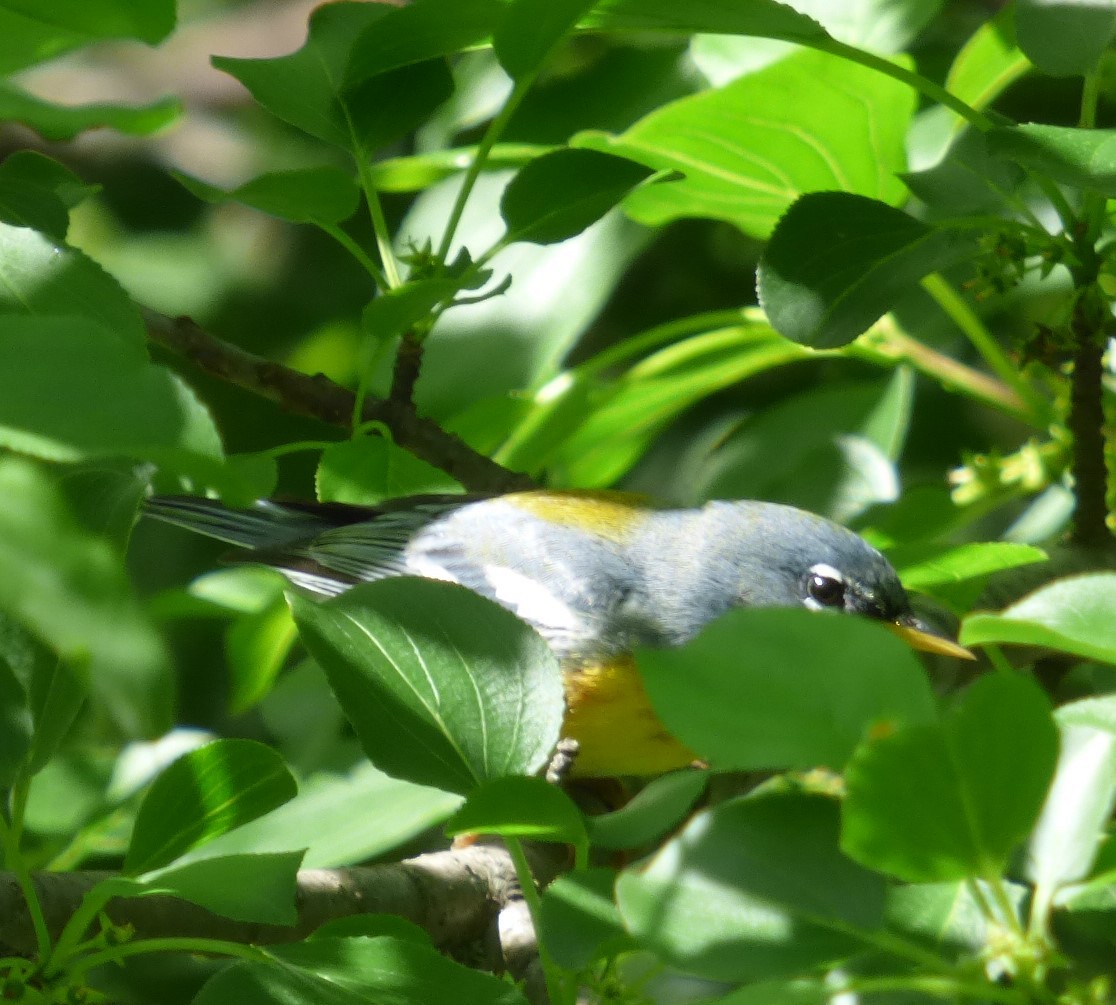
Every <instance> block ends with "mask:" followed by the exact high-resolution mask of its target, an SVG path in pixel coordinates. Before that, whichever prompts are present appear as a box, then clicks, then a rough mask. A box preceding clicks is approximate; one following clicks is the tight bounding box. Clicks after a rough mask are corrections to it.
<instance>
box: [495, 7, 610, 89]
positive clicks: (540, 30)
mask: <svg viewBox="0 0 1116 1005" xmlns="http://www.w3.org/2000/svg"><path fill="white" fill-rule="evenodd" d="M594 2H595V0H512V2H511V3H509V4H508V5H507V10H506V12H505V13H504V16H503V17H502V18H501V19H500V22H499V24H497V25H496V29H495V31H494V32H493V34H492V48H493V50H494V51H495V53H496V58H497V59H499V60H500V65H501V66H502V67H503V68H504V69H505V70H507V72H508V74H509V75H510V76H511V77H512V78H513V79H515V80H523V79H524V78H526V77H529V76H530V74H532V73H534V72H535V71H537V70H538V69H539V67H540V66H542V64H543V62H544V61H545V60H546V57H547V56H548V55H549V54H550V52H551V50H552V49H554V47H555V46H556V45H557V44H558V43H559V42H560V41H561V40H562V38H563V36H564V35H566V33H567V32H569V30H570V29H571V28H572V27H573V26H574V24H576V23H577V20H578V18H580V17H581V16H582V15H583V14H584V13H585V12H586V11H587V10H588V9H589V8H590V7H592V6H593V4H594Z"/></svg>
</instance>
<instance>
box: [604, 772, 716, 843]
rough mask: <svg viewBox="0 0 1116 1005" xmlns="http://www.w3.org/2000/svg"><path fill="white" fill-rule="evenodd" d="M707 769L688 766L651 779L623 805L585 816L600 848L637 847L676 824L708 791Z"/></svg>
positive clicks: (649, 841)
mask: <svg viewBox="0 0 1116 1005" xmlns="http://www.w3.org/2000/svg"><path fill="white" fill-rule="evenodd" d="M708 778H709V776H708V773H707V772H705V771H696V770H693V769H689V768H688V769H686V770H684V771H672V772H670V773H669V774H666V775H660V776H659V777H658V778H654V779H652V780H651V781H650V782H648V783H647V785H646V786H644V787H643V788H642V789H640V791H639V792H637V793H636V794H635V795H634V796H633V797H632V799H631V800H630V801H629V802H627V803H625V804H624V805H623V806H622V807H620V809H618V810H614V811H613V812H611V813H601V814H599V815H597V816H589V817H586V818H585V826H586V827H587V828H588V829H589V840H590V843H592V844H593V846H594V847H597V848H614V849H619V848H638V847H640V846H641V845H645V844H650V843H651V842H652V841H654V840H655V839H656V838H658V837H661V836H662V835H663V834H664V833H666V831H668V830H670V829H672V828H673V827H676V826H677V825H678V824H679V823H680V822H681V821H682V819H683V817H685V815H686V814H687V813H689V812H690V810H691V809H692V808H693V805H694V803H695V802H696V801H697V799H698V797H699V796H700V795H701V794H702V793H703V792H704V791H705V786H706V782H707V781H708Z"/></svg>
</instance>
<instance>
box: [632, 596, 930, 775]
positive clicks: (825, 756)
mask: <svg viewBox="0 0 1116 1005" xmlns="http://www.w3.org/2000/svg"><path fill="white" fill-rule="evenodd" d="M638 657H639V665H640V669H641V670H642V671H643V674H644V677H645V679H646V684H647V692H648V694H649V695H650V697H651V701H652V704H653V705H654V706H655V711H656V712H657V713H658V715H659V716H660V717H661V718H662V720H663V722H664V723H665V724H666V726H667V728H668V729H669V731H670V732H671V733H672V734H673V735H675V736H677V737H678V738H679V739H680V740H681V741H682V742H683V743H685V744H686V745H687V746H688V747H690V748H691V749H693V750H695V751H696V752H697V753H698V754H699V755H700V756H701V757H702V758H703V759H705V760H708V761H709V763H710V764H711V766H712V767H713V768H715V769H719V770H741V771H754V770H762V769H779V768H803V769H808V768H815V767H819V766H825V767H828V768H832V769H833V770H834V771H840V770H841V768H842V767H844V765H845V762H846V761H847V760H848V758H849V756H850V755H851V754H852V752H853V750H854V748H855V747H856V746H857V744H858V743H860V741H861V740H862V739H863V738H864V737H865V736H866V735H867V734H869V733H870V732H872V733H877V732H879V731H893V730H894V729H896V728H898V727H900V726H903V725H908V724H921V723H926V722H931V721H933V719H934V717H935V710H934V701H933V697H932V695H931V692H930V687H929V684H928V683H927V681H926V677H925V674H924V673H923V671H922V667H921V664H919V662H918V660H917V659H916V658H915V656H914V654H913V653H912V652H911V651H910V650H909V649H908V648H907V647H906V646H905V645H903V643H902V642H900V641H899V640H898V639H897V638H895V637H894V636H893V635H891V634H890V633H889V632H888V631H887V630H886V629H885V628H884V627H883V626H881V625H875V624H872V623H870V622H868V621H866V620H862V619H859V618H841V617H826V616H824V615H819V614H817V613H815V612H812V611H801V610H784V609H758V610H757V609H752V610H735V611H730V612H729V613H728V614H726V615H724V616H723V617H721V618H719V619H718V620H717V621H715V622H713V623H712V624H710V625H709V626H708V627H707V628H705V629H704V630H703V631H702V633H701V634H700V635H699V636H698V637H697V638H696V639H694V640H693V641H692V642H690V643H688V644H687V645H685V646H683V647H682V648H680V649H644V650H641V651H640V652H639V654H638Z"/></svg>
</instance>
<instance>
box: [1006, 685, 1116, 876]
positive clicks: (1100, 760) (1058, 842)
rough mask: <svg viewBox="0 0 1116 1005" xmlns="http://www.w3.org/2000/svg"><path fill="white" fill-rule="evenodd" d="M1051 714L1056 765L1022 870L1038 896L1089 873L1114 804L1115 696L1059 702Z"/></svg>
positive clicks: (1115, 761) (1115, 758)
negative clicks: (1056, 732)
mask: <svg viewBox="0 0 1116 1005" xmlns="http://www.w3.org/2000/svg"><path fill="white" fill-rule="evenodd" d="M1055 718H1056V719H1057V721H1058V725H1059V727H1060V730H1061V741H1062V742H1061V754H1060V756H1059V758H1058V769H1057V772H1056V773H1055V775H1054V781H1053V783H1052V784H1051V786H1050V792H1049V794H1048V795H1047V797H1046V803H1045V805H1044V806H1043V810H1042V816H1040V817H1039V821H1038V824H1037V825H1036V826H1035V830H1034V834H1032V836H1031V842H1030V846H1029V848H1028V855H1027V875H1028V876H1029V877H1030V878H1031V879H1032V880H1034V882H1035V885H1036V887H1037V888H1038V889H1039V890H1040V891H1041V892H1040V894H1039V895H1040V896H1041V897H1043V898H1047V897H1050V896H1053V894H1054V891H1056V890H1057V889H1058V888H1059V887H1060V886H1062V885H1064V884H1066V883H1071V882H1074V881H1076V880H1080V879H1083V878H1084V877H1086V876H1087V875H1089V872H1090V870H1091V868H1092V865H1093V861H1094V860H1095V859H1096V856H1097V851H1098V849H1099V847H1100V843H1101V840H1102V837H1103V835H1104V832H1105V825H1106V823H1107V821H1108V820H1109V819H1110V818H1111V816H1112V808H1113V806H1114V805H1116V697H1114V696H1112V695H1107V696H1105V697H1103V698H1091V699H1086V700H1084V701H1078V702H1074V703H1073V704H1071V705H1064V706H1063V707H1062V708H1060V709H1059V710H1058V711H1057V713H1055Z"/></svg>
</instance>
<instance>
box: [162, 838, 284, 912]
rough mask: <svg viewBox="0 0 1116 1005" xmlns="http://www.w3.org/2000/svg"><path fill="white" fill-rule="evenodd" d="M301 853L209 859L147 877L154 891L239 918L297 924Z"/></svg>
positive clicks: (170, 868)
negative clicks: (296, 905) (296, 904)
mask: <svg viewBox="0 0 1116 1005" xmlns="http://www.w3.org/2000/svg"><path fill="white" fill-rule="evenodd" d="M301 861H302V851H301V850H299V851H289V852H279V853H275V854H253V855H230V856H227V857H221V858H205V859H200V860H197V861H193V862H185V863H182V864H181V865H179V864H176V865H171V866H168V867H167V868H165V869H156V870H155V871H154V872H150V873H148V874H147V875H146V876H144V877H142V880H141V882H142V883H143V885H144V886H145V887H146V888H147V889H148V890H151V891H156V890H157V891H159V892H160V893H167V894H169V895H170V896H172V897H179V898H181V899H182V900H188V901H189V902H190V903H191V904H198V905H199V906H201V907H204V908H205V909H206V910H208V911H213V912H214V913H215V914H220V915H222V916H223V917H226V918H232V919H233V920H234V921H243V922H251V923H256V924H261V925H293V924H295V923H296V922H297V921H298V910H297V909H296V907H295V901H296V897H297V894H298V867H299V864H300V863H301Z"/></svg>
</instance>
